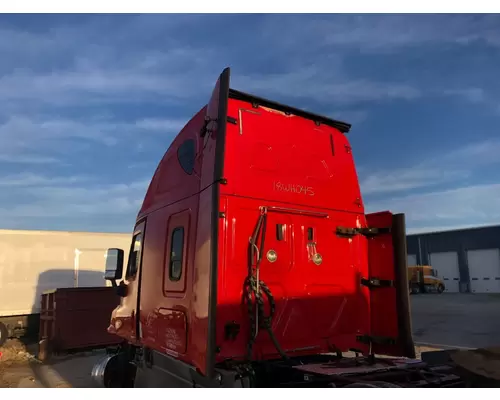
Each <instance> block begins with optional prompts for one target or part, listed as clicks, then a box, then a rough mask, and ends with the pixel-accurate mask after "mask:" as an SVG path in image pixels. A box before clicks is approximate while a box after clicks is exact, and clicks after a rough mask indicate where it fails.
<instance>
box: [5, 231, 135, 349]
mask: <svg viewBox="0 0 500 400" xmlns="http://www.w3.org/2000/svg"><path fill="white" fill-rule="evenodd" d="M130 244H131V235H130V234H121V233H93V232H61V231H27V230H1V229H0V345H2V343H3V342H4V341H5V340H6V338H7V337H10V336H15V335H18V334H21V333H24V332H26V330H28V331H30V330H35V329H37V327H38V316H39V312H40V297H41V294H42V293H43V292H44V291H47V290H52V289H56V288H68V287H96V286H109V283H108V282H106V281H105V279H104V266H105V255H106V250H107V249H108V248H120V249H123V250H124V251H125V262H126V260H127V259H128V252H129V249H130Z"/></svg>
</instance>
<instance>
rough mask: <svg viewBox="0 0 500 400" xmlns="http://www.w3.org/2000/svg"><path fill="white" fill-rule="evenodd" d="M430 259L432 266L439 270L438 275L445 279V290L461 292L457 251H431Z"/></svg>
mask: <svg viewBox="0 0 500 400" xmlns="http://www.w3.org/2000/svg"><path fill="white" fill-rule="evenodd" d="M429 261H430V264H431V266H432V268H434V269H435V270H436V271H437V275H438V276H439V277H440V278H441V279H442V280H443V281H444V287H445V292H450V293H456V292H460V271H459V269H458V254H457V252H454V251H449V252H445V253H430V254H429Z"/></svg>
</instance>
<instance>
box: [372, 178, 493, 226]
mask: <svg viewBox="0 0 500 400" xmlns="http://www.w3.org/2000/svg"><path fill="white" fill-rule="evenodd" d="M498 198H500V184H498V183H493V184H484V185H473V186H468V187H460V188H456V189H451V190H443V191H435V192H432V193H424V194H411V195H407V196H403V197H396V198H388V199H384V200H380V201H377V202H367V211H369V212H373V211H380V210H390V211H392V212H403V213H405V214H406V220H407V224H408V225H409V227H410V228H415V227H418V226H425V227H426V229H429V228H430V227H434V228H435V229H442V228H443V226H458V225H466V224H474V225H477V224H492V223H494V222H496V221H499V220H500V203H499V202H497V201H495V199H498Z"/></svg>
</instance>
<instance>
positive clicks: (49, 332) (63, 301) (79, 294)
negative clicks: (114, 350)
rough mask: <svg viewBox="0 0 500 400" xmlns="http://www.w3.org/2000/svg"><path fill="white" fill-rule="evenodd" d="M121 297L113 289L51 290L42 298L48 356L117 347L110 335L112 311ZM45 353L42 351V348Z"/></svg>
mask: <svg viewBox="0 0 500 400" xmlns="http://www.w3.org/2000/svg"><path fill="white" fill-rule="evenodd" d="M119 302H120V298H119V297H118V296H117V295H116V293H115V291H114V289H113V288H112V287H79V288H60V289H55V290H49V291H46V292H44V293H43V294H42V296H41V309H40V332H39V339H40V346H41V347H42V343H43V351H44V352H48V353H52V352H54V353H58V352H62V351H69V350H77V349H89V348H96V347H103V346H107V345H114V344H118V343H120V342H121V339H120V338H119V337H118V336H116V335H113V334H110V333H108V331H107V328H108V326H109V320H110V316H111V312H112V311H113V309H114V308H115V307H116V306H118V304H119ZM41 350H42V349H41Z"/></svg>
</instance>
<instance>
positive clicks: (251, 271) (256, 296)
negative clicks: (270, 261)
mask: <svg viewBox="0 0 500 400" xmlns="http://www.w3.org/2000/svg"><path fill="white" fill-rule="evenodd" d="M266 228H267V209H266V208H265V207H262V208H261V214H260V216H259V219H258V220H257V224H256V226H255V229H254V232H253V234H252V236H251V237H250V246H249V262H248V276H247V278H246V279H245V291H246V293H247V297H246V299H247V304H248V314H249V318H250V329H249V341H248V344H247V359H248V360H249V361H251V359H252V351H253V345H254V343H255V340H256V338H257V333H258V332H259V329H260V328H261V327H263V328H265V329H266V331H267V332H268V334H269V336H270V338H271V341H272V342H273V345H274V347H275V348H276V350H277V351H278V353H279V354H280V356H281V357H282V358H283V359H285V360H290V359H289V357H288V356H287V354H286V353H285V352H284V351H283V349H282V348H281V346H280V344H279V342H278V340H277V338H276V335H275V334H274V332H273V330H272V319H273V317H274V314H275V312H276V303H275V301H274V298H273V295H272V293H271V290H270V289H269V287H268V286H267V285H266V284H265V283H264V282H263V281H262V280H260V278H259V272H260V263H261V260H262V254H263V253H264V243H265V236H266ZM259 234H260V246H257V240H258V239H259ZM254 260H256V262H255V266H254V265H253V262H254ZM261 291H262V292H263V293H264V294H265V296H266V297H267V301H268V303H269V315H268V316H266V315H265V312H264V299H263V296H262V294H261ZM254 301H255V302H256V303H257V304H256V305H255V304H254Z"/></svg>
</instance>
